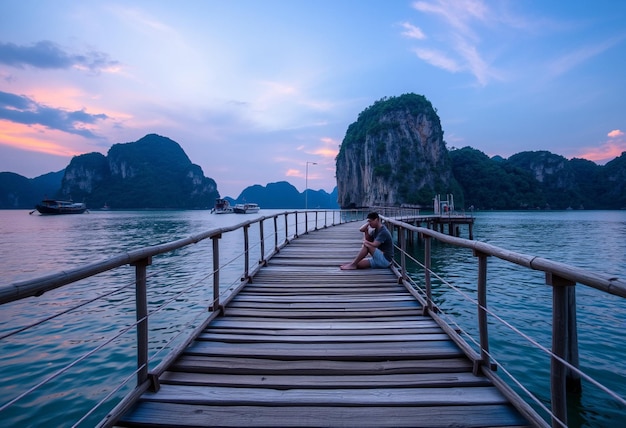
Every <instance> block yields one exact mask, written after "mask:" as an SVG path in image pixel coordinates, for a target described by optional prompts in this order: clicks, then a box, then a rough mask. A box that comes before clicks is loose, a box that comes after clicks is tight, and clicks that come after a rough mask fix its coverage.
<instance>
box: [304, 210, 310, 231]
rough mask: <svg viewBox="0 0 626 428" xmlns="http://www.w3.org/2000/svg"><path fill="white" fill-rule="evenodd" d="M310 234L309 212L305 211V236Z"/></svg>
mask: <svg viewBox="0 0 626 428" xmlns="http://www.w3.org/2000/svg"><path fill="white" fill-rule="evenodd" d="M308 233H309V212H308V211H305V212H304V234H305V235H306V234H308Z"/></svg>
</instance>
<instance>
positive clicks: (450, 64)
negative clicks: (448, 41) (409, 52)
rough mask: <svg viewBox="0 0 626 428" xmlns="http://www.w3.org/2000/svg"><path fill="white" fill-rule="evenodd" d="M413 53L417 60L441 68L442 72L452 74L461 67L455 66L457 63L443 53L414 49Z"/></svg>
mask: <svg viewBox="0 0 626 428" xmlns="http://www.w3.org/2000/svg"><path fill="white" fill-rule="evenodd" d="M413 51H414V52H415V54H416V55H417V57H418V58H419V59H421V60H424V61H426V62H427V63H429V64H430V65H433V66H435V67H438V68H443V69H444V70H447V71H451V72H453V73H456V72H457V71H459V70H461V67H460V66H459V65H458V64H457V62H456V61H455V60H454V59H452V58H449V57H448V56H446V54H445V53H443V52H439V51H437V50H433V49H423V48H416V49H414V50H413Z"/></svg>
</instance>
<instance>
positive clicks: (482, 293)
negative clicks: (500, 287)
mask: <svg viewBox="0 0 626 428" xmlns="http://www.w3.org/2000/svg"><path fill="white" fill-rule="evenodd" d="M474 256H475V257H478V290H477V291H478V293H477V294H478V331H479V336H480V357H481V360H482V365H483V366H489V362H490V359H489V331H488V324H487V257H488V256H487V255H486V254H485V253H482V252H480V251H474Z"/></svg>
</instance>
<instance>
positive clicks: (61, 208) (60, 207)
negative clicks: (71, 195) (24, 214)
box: [35, 199, 87, 214]
mask: <svg viewBox="0 0 626 428" xmlns="http://www.w3.org/2000/svg"><path fill="white" fill-rule="evenodd" d="M35 209H36V210H37V211H39V212H40V213H41V214H82V213H84V212H85V211H87V205H85V204H84V203H83V202H73V201H58V200H55V199H44V200H43V201H41V203H39V204H37V205H35Z"/></svg>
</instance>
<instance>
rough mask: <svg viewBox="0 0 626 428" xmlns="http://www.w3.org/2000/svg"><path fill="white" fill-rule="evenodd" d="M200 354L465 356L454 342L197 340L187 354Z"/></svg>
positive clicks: (391, 357) (370, 357)
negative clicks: (233, 341)
mask: <svg viewBox="0 0 626 428" xmlns="http://www.w3.org/2000/svg"><path fill="white" fill-rule="evenodd" d="M185 353H186V354H196V355H222V356H225V355H239V356H245V357H259V358H275V359H279V360H289V359H293V358H301V359H318V358H320V357H325V358H331V359H341V360H345V359H361V360H380V359H382V358H384V359H388V360H394V359H402V358H411V359H415V358H433V357H437V358H450V357H457V356H460V355H463V353H462V352H461V350H460V349H459V348H458V347H457V346H456V345H455V344H454V343H453V342H452V341H450V340H448V341H426V342H392V343H384V342H380V343H375V344H374V343H337V344H333V345H332V346H329V345H327V344H316V343H298V344H297V346H296V345H294V344H288V343H246V344H230V343H221V342H203V341H196V342H194V343H193V344H192V345H191V346H189V347H188V348H187V350H186V351H185Z"/></svg>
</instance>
